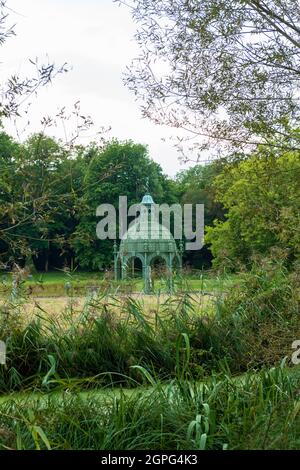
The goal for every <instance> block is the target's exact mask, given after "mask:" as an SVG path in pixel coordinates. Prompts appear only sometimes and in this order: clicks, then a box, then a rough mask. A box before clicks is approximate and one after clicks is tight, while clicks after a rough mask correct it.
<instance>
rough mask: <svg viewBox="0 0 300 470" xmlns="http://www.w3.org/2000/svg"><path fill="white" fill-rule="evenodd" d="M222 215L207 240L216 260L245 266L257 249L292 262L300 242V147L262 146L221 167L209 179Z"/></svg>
mask: <svg viewBox="0 0 300 470" xmlns="http://www.w3.org/2000/svg"><path fill="white" fill-rule="evenodd" d="M213 186H214V188H215V191H216V194H217V196H216V199H217V200H218V201H219V202H220V203H222V205H223V207H224V208H225V209H226V220H225V221H221V220H215V221H214V226H213V227H209V228H208V229H207V237H206V240H207V242H209V243H210V244H211V250H212V253H213V256H214V258H215V259H214V263H215V264H216V265H222V264H223V265H224V264H225V265H227V266H228V265H229V266H230V267H232V268H234V267H235V268H236V267H237V266H238V264H244V265H249V263H250V261H251V258H253V256H254V255H255V254H257V253H261V254H264V255H267V254H269V255H270V254H271V253H272V250H274V249H276V250H277V256H279V257H286V258H287V260H288V262H289V263H292V262H293V261H295V260H296V259H297V258H298V257H299V246H300V218H299V201H300V157H299V152H285V153H278V152H276V153H275V152H274V151H273V149H272V147H271V148H263V149H262V148H261V149H259V150H258V151H257V152H256V153H255V154H254V155H253V156H251V157H250V158H247V159H245V160H244V161H241V162H238V163H231V164H227V165H226V166H224V168H223V171H222V173H221V174H220V175H218V176H217V177H216V178H215V180H214V183H213Z"/></svg>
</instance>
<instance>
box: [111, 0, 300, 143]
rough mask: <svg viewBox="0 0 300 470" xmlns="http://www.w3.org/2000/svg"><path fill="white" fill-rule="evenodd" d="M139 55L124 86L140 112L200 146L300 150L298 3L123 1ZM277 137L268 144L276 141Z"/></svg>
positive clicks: (268, 0)
mask: <svg viewBox="0 0 300 470" xmlns="http://www.w3.org/2000/svg"><path fill="white" fill-rule="evenodd" d="M120 3H124V4H126V5H127V6H129V7H130V8H131V11H132V15H133V18H134V20H135V21H136V22H137V24H138V30H137V33H136V39H137V41H138V44H139V46H140V50H141V52H140V55H139V57H138V58H137V59H135V60H134V61H133V63H132V65H131V67H130V68H129V71H128V73H127V77H126V82H127V85H128V86H129V88H130V89H132V90H133V91H134V93H135V94H136V95H137V96H138V97H139V98H140V99H141V101H142V111H143V115H144V116H147V117H150V118H151V119H152V120H154V121H155V122H158V123H163V124H168V125H171V126H173V127H175V128H178V127H182V128H183V129H187V130H189V131H190V132H191V133H192V134H193V135H194V136H195V137H199V140H198V145H199V147H200V149H206V148H207V147H208V146H211V145H214V144H217V145H218V146H220V145H221V147H222V146H225V147H228V146H230V147H231V148H232V147H234V148H239V149H240V148H241V147H244V149H248V148H249V147H250V149H251V148H252V149H253V145H255V146H256V145H257V143H263V144H268V145H273V146H278V147H284V148H285V149H294V148H298V149H299V147H300V142H299V134H298V133H295V134H293V133H291V132H290V128H289V121H291V124H293V121H296V120H297V119H298V118H299V111H300V101H299V80H300V26H299V24H300V4H299V2H297V1H294V0H188V1H187V0H160V1H157V0H124V1H121V2H120ZM275 134H277V137H278V138H277V139H276V141H274V135H275Z"/></svg>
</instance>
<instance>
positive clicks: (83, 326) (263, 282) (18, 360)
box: [0, 266, 300, 392]
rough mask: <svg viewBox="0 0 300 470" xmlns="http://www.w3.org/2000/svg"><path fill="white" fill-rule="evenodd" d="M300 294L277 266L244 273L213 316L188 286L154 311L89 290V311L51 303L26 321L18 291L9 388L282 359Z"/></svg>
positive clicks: (298, 329) (4, 329) (297, 332)
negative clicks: (200, 308)
mask: <svg viewBox="0 0 300 470" xmlns="http://www.w3.org/2000/svg"><path fill="white" fill-rule="evenodd" d="M298 296H299V287H298V286H297V279H296V280H295V279H291V277H290V275H289V274H288V273H287V272H286V271H285V270H284V269H283V268H281V267H280V266H276V267H274V266H273V267H272V269H269V270H268V271H266V270H263V269H261V268H260V267H256V268H255V269H254V270H253V271H252V272H251V273H247V274H244V275H243V276H241V279H240V284H239V286H237V287H236V288H235V289H234V290H233V291H232V292H231V293H230V294H229V295H228V296H227V297H225V298H220V299H219V300H216V305H215V313H214V314H213V315H212V314H211V312H208V314H207V315H204V314H203V315H199V314H196V313H195V312H194V303H193V298H192V296H191V294H189V293H187V292H181V293H180V292H179V293H178V294H177V295H176V296H171V297H169V298H167V299H166V301H164V302H163V303H162V304H161V305H160V307H159V309H157V310H155V311H154V313H153V312H152V315H151V316H149V315H148V316H147V315H145V313H144V309H143V303H142V301H141V300H138V299H136V298H133V297H130V296H128V297H126V296H125V297H119V296H112V295H110V294H107V293H105V292H104V293H99V294H98V295H97V296H95V295H94V296H90V297H89V298H87V300H86V303H85V305H84V307H83V309H82V312H81V314H80V315H79V317H78V316H75V315H74V312H73V307H72V302H71V303H70V306H69V309H67V310H66V311H65V313H64V321H63V322H62V323H61V322H58V321H57V320H56V319H53V318H51V317H50V316H48V315H47V312H44V311H42V310H41V311H40V313H39V314H38V315H36V316H35V318H34V319H33V321H32V322H30V323H29V324H27V325H26V326H24V322H22V301H21V300H20V299H21V297H20V298H19V300H18V298H16V299H13V300H12V302H13V304H12V305H13V306H14V309H12V310H11V313H10V314H9V315H8V318H7V317H5V319H2V322H1V324H0V334H1V338H3V339H5V340H6V343H7V364H6V366H2V367H1V369H0V390H1V391H3V392H4V391H10V390H18V389H20V388H24V387H33V386H38V387H41V388H44V389H45V388H46V389H49V388H51V387H53V386H55V380H56V378H60V379H65V380H68V379H73V378H74V379H78V378H79V379H89V378H90V377H97V381H98V385H101V384H102V385H103V384H104V385H107V384H111V385H116V384H123V385H126V386H132V385H133V384H134V383H141V380H142V379H141V377H140V376H139V375H138V374H137V372H136V370H135V369H132V366H133V365H138V366H142V367H144V368H145V369H146V370H148V371H149V373H151V374H153V375H155V376H156V377H159V379H161V380H164V379H167V380H169V379H172V378H175V377H177V370H178V358H179V357H180V358H181V359H182V361H183V363H185V364H186V366H185V373H186V376H188V377H189V378H193V379H196V380H199V379H201V378H203V377H206V376H208V375H210V373H211V371H212V370H215V371H219V370H222V368H223V367H224V366H225V367H226V368H228V369H229V370H230V371H231V372H232V373H240V372H244V371H246V370H248V369H250V368H260V367H263V366H264V365H267V366H271V365H274V364H278V363H280V361H281V360H282V359H283V358H284V357H285V356H288V357H290V355H291V344H292V342H293V341H294V340H295V339H297V338H298V337H300V322H299V309H298V307H299V305H298V299H299V297H298ZM116 312H118V314H116ZM204 313H205V312H204ZM187 342H188V344H189V350H188V349H187ZM181 365H182V364H181ZM95 382H96V379H93V384H95ZM87 384H89V380H87Z"/></svg>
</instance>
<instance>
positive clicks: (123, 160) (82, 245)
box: [72, 140, 176, 269]
mask: <svg viewBox="0 0 300 470" xmlns="http://www.w3.org/2000/svg"><path fill="white" fill-rule="evenodd" d="M92 154H93V156H92V158H91V160H90V163H89V165H88V167H87V171H86V176H85V178H84V182H83V197H82V208H81V213H80V223H79V225H78V227H77V228H76V231H75V233H74V235H73V237H72V245H73V248H74V250H75V252H76V255H77V260H78V262H79V264H80V266H81V267H85V268H89V269H99V268H100V267H103V266H109V265H111V263H112V248H113V246H112V241H111V240H98V239H97V237H96V225H97V221H98V220H99V219H97V217H96V208H97V206H99V205H100V204H103V203H109V204H112V205H113V206H114V207H115V208H116V210H117V215H118V205H119V196H127V201H128V205H131V204H134V203H139V202H140V201H141V198H142V196H143V194H144V193H145V191H146V190H147V188H148V189H149V190H150V191H151V194H152V196H153V198H154V200H155V202H156V203H161V202H166V201H167V202H175V199H176V196H175V193H174V187H173V185H172V183H171V182H170V181H169V180H168V178H166V177H165V176H164V175H163V173H162V170H161V168H160V166H159V165H158V164H157V163H155V162H154V161H152V160H151V159H150V158H149V156H148V150H147V148H146V147H145V146H143V145H140V144H135V143H133V142H132V141H127V142H118V141H117V140H113V141H112V142H110V143H109V144H108V145H107V147H106V148H105V149H104V150H100V151H99V150H98V149H97V148H95V149H94V151H93V153H92Z"/></svg>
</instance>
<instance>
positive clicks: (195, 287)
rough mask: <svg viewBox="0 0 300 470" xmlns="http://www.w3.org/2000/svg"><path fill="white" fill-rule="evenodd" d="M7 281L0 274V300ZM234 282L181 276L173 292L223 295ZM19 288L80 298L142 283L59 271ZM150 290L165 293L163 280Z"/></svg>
mask: <svg viewBox="0 0 300 470" xmlns="http://www.w3.org/2000/svg"><path fill="white" fill-rule="evenodd" d="M11 280H12V276H11V274H9V273H8V274H7V273H0V297H1V291H2V292H4V291H5V290H6V291H7V290H9V288H10V286H11ZM238 280H239V277H238V275H234V274H226V275H220V276H219V275H216V274H215V273H211V272H208V271H207V272H205V271H204V272H201V271H199V273H197V274H196V275H195V274H194V275H193V276H188V275H184V276H183V277H182V278H181V277H175V278H174V282H175V285H176V286H177V290H178V289H179V290H185V291H197V292H208V293H218V292H224V291H225V292H226V291H228V289H230V288H231V287H232V286H233V285H234V284H235V283H236V282H238ZM22 285H23V287H24V288H26V289H27V291H28V293H29V294H32V295H36V296H42V297H47V296H65V295H66V294H73V295H79V296H82V295H86V294H87V293H88V292H89V291H91V290H93V289H95V288H100V289H103V290H105V289H109V290H111V291H113V292H114V291H115V292H118V291H121V292H126V293H131V292H141V291H142V289H143V281H142V279H141V278H135V279H128V280H126V281H122V282H120V281H114V280H113V279H108V278H106V277H105V276H104V274H103V273H100V272H99V273H97V272H74V273H66V272H63V271H52V272H48V273H35V274H33V275H31V276H30V277H28V278H26V279H25V280H24V282H23V284H22ZM154 288H155V292H156V293H157V292H160V291H161V292H165V291H166V283H165V281H164V280H163V279H156V280H154Z"/></svg>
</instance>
